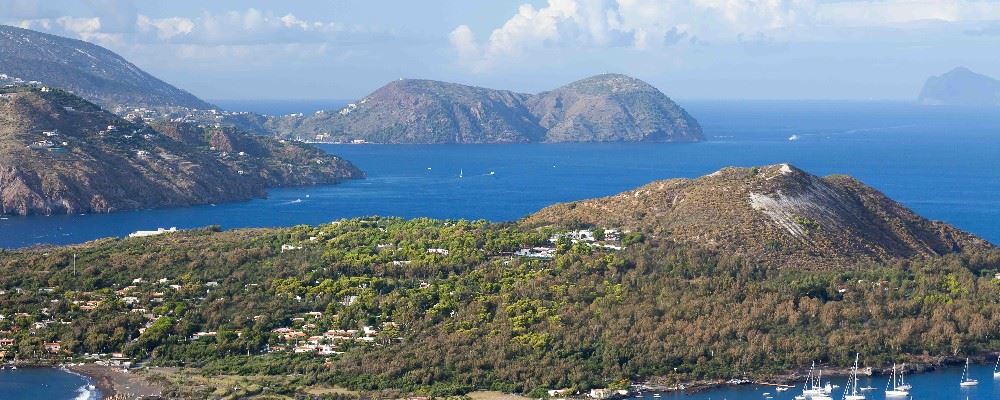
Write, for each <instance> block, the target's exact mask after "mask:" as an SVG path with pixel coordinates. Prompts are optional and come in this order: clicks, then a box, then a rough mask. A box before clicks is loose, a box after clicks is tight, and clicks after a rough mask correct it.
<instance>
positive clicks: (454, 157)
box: [0, 101, 1000, 248]
mask: <svg viewBox="0 0 1000 400" xmlns="http://www.w3.org/2000/svg"><path fill="white" fill-rule="evenodd" d="M685 105H686V107H687V109H688V110H689V111H690V112H691V113H692V114H693V115H694V116H695V117H696V118H698V120H699V121H700V122H701V124H702V125H703V127H704V130H705V133H706V136H707V137H708V139H709V140H708V141H706V142H703V143H694V144H651V143H604V144H514V145H320V147H322V148H323V149H325V150H327V151H329V152H331V153H334V154H338V155H341V156H343V157H344V158H346V159H348V160H351V161H353V162H354V163H356V164H357V165H359V166H360V167H361V168H362V169H364V170H365V171H367V172H368V175H369V178H368V179H365V180H359V181H352V182H347V183H344V184H340V185H334V186H323V187H306V188H287V189H274V190H271V191H270V192H269V195H268V197H267V198H266V199H256V200H251V201H247V202H240V203H228V204H218V205H205V206H197V207H183V208H171V209H158V210H143V211H133V212H119V213H112V214H105V215H61V216H30V217H16V216H10V217H2V218H0V247H3V248H18V247H25V246H30V245H33V244H38V243H51V244H68V243H80V242H84V241H89V240H93V239H97V238H102V237H109V236H116V237H121V236H125V235H127V234H128V233H130V232H134V231H137V230H147V229H155V228H157V227H172V226H176V227H178V228H182V229H183V228H194V227H201V226H207V225H220V226H221V227H223V228H225V229H230V228H240V227H277V226H292V225H297V224H317V223H324V222H329V221H333V220H336V219H340V218H346V217H356V216H367V215H387V216H400V217H408V218H411V217H431V218H467V219H487V220H492V221H511V220H516V219H518V218H522V217H524V216H526V215H528V214H530V213H532V212H534V211H537V210H538V209H540V208H542V207H545V206H548V205H551V204H553V203H558V202H565V201H574V200H580V199H585V198H591V197H596V196H605V195H611V194H614V193H618V192H621V191H623V190H628V189H632V188H635V187H637V186H640V185H643V184H645V183H648V182H650V181H653V180H657V179H666V178H675V177H697V176H700V175H704V174H708V173H711V172H713V171H715V170H717V169H719V168H722V167H725V166H753V165H764V164H774V163H782V162H790V163H793V164H794V165H796V166H799V167H800V168H803V169H805V170H807V171H809V172H812V173H815V174H820V175H823V174H832V173H843V174H849V175H852V176H854V177H857V178H858V179H861V180H862V181H864V182H865V183H867V184H869V185H872V186H874V187H876V188H877V189H880V190H882V191H883V192H885V193H886V194H887V195H889V196H890V197H892V198H893V199H895V200H897V201H900V202H901V203H903V204H904V205H906V206H908V207H911V208H913V209H914V210H915V211H917V212H918V213H920V214H922V215H924V216H926V217H929V218H932V219H937V220H943V221H946V222H949V223H952V224H954V225H957V226H958V227H960V228H962V229H965V230H968V231H970V232H973V233H975V234H978V235H980V236H982V237H984V238H986V239H987V240H990V241H992V242H994V243H1000V224H996V223H995V222H996V221H1000V163H998V161H1000V112H997V111H995V110H985V109H963V108H948V107H923V106H917V105H913V104H909V103H897V102H831V101H816V102H809V101H806V102H763V101H752V102H744V101H701V102H697V101H696V102H686V103H685ZM793 135H794V136H797V140H789V138H790V137H792V136H793ZM460 173H461V174H462V176H463V177H461V178H460V177H459V174H460Z"/></svg>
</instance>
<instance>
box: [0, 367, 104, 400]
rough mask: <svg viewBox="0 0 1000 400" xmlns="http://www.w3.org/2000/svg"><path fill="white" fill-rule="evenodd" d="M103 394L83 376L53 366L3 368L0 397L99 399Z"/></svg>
mask: <svg viewBox="0 0 1000 400" xmlns="http://www.w3.org/2000/svg"><path fill="white" fill-rule="evenodd" d="M100 398H101V393H100V392H99V391H98V390H97V389H95V388H94V386H93V383H92V382H91V381H90V380H89V379H87V378H84V377H82V376H80V375H77V374H74V373H70V372H66V371H63V370H59V369H53V368H18V369H17V370H9V369H5V370H0V399H4V400H39V399H52V400H69V399H73V400H96V399H100Z"/></svg>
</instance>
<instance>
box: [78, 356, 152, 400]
mask: <svg viewBox="0 0 1000 400" xmlns="http://www.w3.org/2000/svg"><path fill="white" fill-rule="evenodd" d="M65 368H66V369H67V370H68V371H70V372H73V373H76V374H80V375H83V376H85V377H87V378H88V379H90V380H91V381H92V382H93V383H94V386H95V387H96V388H97V390H98V392H99V394H100V396H101V399H104V400H115V399H148V398H160V397H161V396H162V395H163V388H162V387H160V386H159V385H156V384H154V383H152V382H149V381H148V380H146V379H145V378H143V377H142V376H139V375H137V374H135V373H132V372H123V371H122V369H121V368H115V367H110V366H105V365H97V364H79V365H72V366H66V367H65Z"/></svg>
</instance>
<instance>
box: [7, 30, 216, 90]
mask: <svg viewBox="0 0 1000 400" xmlns="http://www.w3.org/2000/svg"><path fill="white" fill-rule="evenodd" d="M31 81H38V82H41V83H42V84H44V85H48V86H51V87H57V88H60V89H65V90H69V91H72V92H74V93H76V94H77V95H79V96H81V97H83V98H85V99H87V100H90V101H92V102H94V103H97V104H100V105H101V106H103V107H105V108H107V109H114V108H115V107H117V106H131V107H187V108H198V109H207V108H214V107H213V106H212V105H211V104H208V103H206V102H204V101H202V100H201V99H198V98H197V97H195V96H194V95H192V94H191V93H188V92H186V91H183V90H181V89H178V88H176V87H173V86H171V85H170V84H168V83H166V82H163V81H161V80H159V79H157V78H156V77H154V76H152V75H150V74H148V73H146V72H145V71H143V70H141V69H139V68H138V67H136V66H135V65H133V64H132V63H130V62H128V61H127V60H125V59H124V58H122V57H121V56H119V55H118V54H115V53H114V52H112V51H110V50H108V49H105V48H103V47H101V46H98V45H95V44H93V43H88V42H84V41H82V40H76V39H70V38H65V37H61V36H56V35H50V34H46V33H41V32H36V31H32V30H28V29H21V28H16V27H13V26H8V25H0V85H3V84H22V83H27V82H31Z"/></svg>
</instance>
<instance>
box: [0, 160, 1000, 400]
mask: <svg viewBox="0 0 1000 400" xmlns="http://www.w3.org/2000/svg"><path fill="white" fill-rule="evenodd" d="M998 259H1000V251H998V250H997V249H996V248H995V247H993V245H991V244H989V243H987V242H985V241H984V240H982V239H979V238H977V237H975V236H973V235H970V234H968V233H965V232H962V231H960V230H958V229H956V228H954V227H951V226H949V225H946V224H943V223H939V222H932V221H928V220H926V219H924V218H922V217H920V216H918V215H916V214H915V213H913V212H912V211H910V210H908V209H906V208H905V207H903V206H902V205H900V204H898V203H896V202H894V201H892V200H891V199H889V198H887V197H885V196H884V195H882V194H880V193H879V192H878V191H876V190H875V189H872V188H870V187H868V186H866V185H864V184H863V183H861V182H859V181H857V180H854V179H852V178H850V177H846V176H837V175H834V176H829V177H823V178H821V177H817V176H814V175H811V174H809V173H807V172H805V171H802V170H799V169H797V168H795V167H794V166H791V165H786V164H779V165H769V166H761V167H752V168H725V169H722V170H720V171H718V172H717V173H713V174H710V175H707V176H703V177H700V178H697V179H674V180H666V181H659V182H653V183H650V184H648V185H646V186H643V187H640V188H638V189H636V190H633V191H629V192H625V193H622V194H620V195H616V196H611V197H607V198H601V199H593V200H585V201H578V202H571V203H566V204H560V205H554V206H552V207H549V208H547V209H545V210H542V211H540V212H538V213H537V214H534V215H531V216H529V217H527V218H525V219H524V220H521V221H516V222H513V223H490V222H485V221H454V220H452V221H439V220H430V219H423V218H420V219H413V220H403V219H399V218H382V217H368V218H354V219H343V220H339V221H334V222H332V223H329V224H323V225H320V226H297V227H292V228H282V229H241V230H233V231H222V232H220V231H219V230H218V229H215V228H206V229H195V230H188V231H179V232H162V233H160V234H158V235H156V236H149V237H135V238H122V239H104V240H98V241H93V242H90V243H86V244H81V245H76V246H70V247H58V248H45V249H23V250H14V251H4V252H0V265H2V266H3V267H4V274H2V275H0V293H3V294H6V295H4V296H0V315H3V316H4V317H5V318H0V361H3V362H12V361H13V360H14V359H16V360H18V361H19V362H22V363H44V362H50V363H65V362H68V361H69V360H72V361H73V362H77V361H82V360H88V359H89V360H95V359H98V360H101V361H102V363H104V365H109V366H114V368H115V369H112V367H107V368H108V371H111V372H109V373H113V372H114V371H116V370H120V368H121V367H122V366H129V365H134V363H136V362H139V361H141V362H142V366H143V368H140V369H133V370H131V371H130V373H129V374H128V375H129V376H134V377H136V378H134V379H139V378H141V379H145V380H147V382H152V383H153V384H155V385H158V386H161V388H162V391H163V393H164V394H165V395H166V397H169V398H209V397H213V398H214V397H226V396H228V397H232V398H244V397H252V396H255V395H285V396H289V397H308V396H314V395H318V394H331V393H336V394H337V396H345V397H351V398H357V397H361V398H405V397H408V396H410V395H421V396H434V397H446V396H453V395H464V394H467V393H470V392H473V391H477V390H493V391H502V392H507V393H519V394H523V395H524V396H528V397H530V398H545V397H560V396H564V395H567V394H571V393H576V392H578V391H579V392H580V393H590V394H591V397H593V398H595V399H608V398H613V397H614V396H617V395H620V393H619V392H618V391H619V390H621V391H623V392H622V393H625V395H628V396H631V394H630V390H633V389H634V388H635V387H634V386H632V385H633V384H648V385H651V386H652V387H657V388H664V389H666V390H670V388H674V389H676V388H678V387H680V386H678V385H684V386H683V387H691V386H690V385H692V384H694V385H711V384H722V383H724V382H726V381H727V380H731V379H734V378H741V377H743V378H747V379H754V380H762V379H767V380H771V381H772V382H773V381H779V382H794V379H795V378H796V377H795V375H793V374H790V371H795V370H800V371H801V368H806V367H808V365H809V363H810V362H812V361H813V360H819V361H820V362H822V363H824V364H825V365H824V368H826V371H827V373H828V374H829V369H830V368H831V367H833V368H836V366H847V365H852V364H853V363H854V360H855V358H854V357H855V354H856V352H858V351H862V357H863V358H862V362H863V365H865V366H868V367H872V368H873V369H874V370H875V371H876V373H881V374H885V373H886V372H887V370H888V368H889V366H891V365H892V363H893V362H907V363H908V365H910V366H913V365H914V363H917V364H921V365H925V366H926V365H933V364H936V363H942V362H949V361H950V362H954V361H956V360H957V359H956V357H955V356H956V354H961V355H963V358H964V355H966V354H972V355H977V354H978V355H985V354H988V352H990V351H993V350H995V345H996V339H995V329H993V327H996V326H998V325H997V324H1000V305H998V304H997V302H996V289H997V284H998V282H1000V274H997V275H995V274H996V270H995V266H996V262H997V261H996V260H998ZM886 343H891V344H892V345H891V346H887V345H885V344H886ZM991 355H992V354H991ZM980 359H982V358H980ZM990 361H992V359H991V360H990ZM95 368H97V367H95ZM84 372H86V371H84ZM743 382H747V381H743ZM131 386H132V387H135V385H131ZM642 390H647V389H642Z"/></svg>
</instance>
